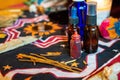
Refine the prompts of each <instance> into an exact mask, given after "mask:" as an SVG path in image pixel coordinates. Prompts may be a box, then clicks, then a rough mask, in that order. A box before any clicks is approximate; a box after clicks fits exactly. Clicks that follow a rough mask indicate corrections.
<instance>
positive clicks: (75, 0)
mask: <svg viewBox="0 0 120 80" xmlns="http://www.w3.org/2000/svg"><path fill="white" fill-rule="evenodd" d="M73 1H84V0H73Z"/></svg>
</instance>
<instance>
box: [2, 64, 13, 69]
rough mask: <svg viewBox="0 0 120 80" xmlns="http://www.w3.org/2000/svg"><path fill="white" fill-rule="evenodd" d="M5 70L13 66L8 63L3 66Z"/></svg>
mask: <svg viewBox="0 0 120 80" xmlns="http://www.w3.org/2000/svg"><path fill="white" fill-rule="evenodd" d="M3 68H4V70H10V69H11V68H12V66H10V65H6V66H3Z"/></svg>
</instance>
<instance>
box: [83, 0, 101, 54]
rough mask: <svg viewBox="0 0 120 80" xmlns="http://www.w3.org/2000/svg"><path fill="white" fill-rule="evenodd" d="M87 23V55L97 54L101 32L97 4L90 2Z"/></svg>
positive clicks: (85, 44)
mask: <svg viewBox="0 0 120 80" xmlns="http://www.w3.org/2000/svg"><path fill="white" fill-rule="evenodd" d="M87 5H88V9H87V23H86V27H85V29H84V32H85V33H84V40H83V46H84V51H85V52H87V53H95V52H96V51H97V49H98V39H99V31H98V27H97V23H96V22H97V21H96V20H97V19H96V16H97V15H96V5H97V3H96V2H88V3H87Z"/></svg>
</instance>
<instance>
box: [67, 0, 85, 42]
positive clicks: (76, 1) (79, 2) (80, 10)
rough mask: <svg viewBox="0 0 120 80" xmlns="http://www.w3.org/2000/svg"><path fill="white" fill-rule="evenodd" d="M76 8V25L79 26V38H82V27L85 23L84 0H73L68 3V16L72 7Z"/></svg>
mask: <svg viewBox="0 0 120 80" xmlns="http://www.w3.org/2000/svg"><path fill="white" fill-rule="evenodd" d="M73 6H74V7H76V8H77V16H78V18H79V22H78V26H79V27H80V33H79V34H80V36H81V40H83V35H84V27H85V25H86V15H87V4H86V2H85V0H73V2H72V4H70V6H69V8H68V13H69V16H71V9H72V7H73Z"/></svg>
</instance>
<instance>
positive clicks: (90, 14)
mask: <svg viewBox="0 0 120 80" xmlns="http://www.w3.org/2000/svg"><path fill="white" fill-rule="evenodd" d="M87 5H88V8H87V24H88V25H96V20H97V19H96V18H97V17H96V16H97V15H96V7H97V3H96V2H88V3H87Z"/></svg>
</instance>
